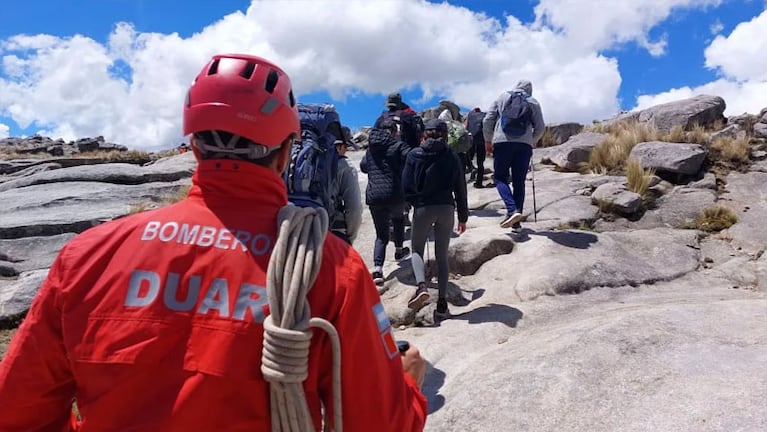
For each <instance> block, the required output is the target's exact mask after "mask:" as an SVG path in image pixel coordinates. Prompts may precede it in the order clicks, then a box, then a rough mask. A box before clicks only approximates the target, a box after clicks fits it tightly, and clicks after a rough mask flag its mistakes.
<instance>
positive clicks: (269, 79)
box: [264, 69, 280, 93]
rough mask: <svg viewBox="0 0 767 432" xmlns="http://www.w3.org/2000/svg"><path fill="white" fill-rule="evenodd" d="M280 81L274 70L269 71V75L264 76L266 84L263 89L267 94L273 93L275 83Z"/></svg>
mask: <svg viewBox="0 0 767 432" xmlns="http://www.w3.org/2000/svg"><path fill="white" fill-rule="evenodd" d="M279 79H280V74H278V73H277V71H276V70H274V69H269V74H268V75H267V76H266V84H264V89H265V90H266V91H267V92H269V93H274V88H275V87H277V81H279Z"/></svg>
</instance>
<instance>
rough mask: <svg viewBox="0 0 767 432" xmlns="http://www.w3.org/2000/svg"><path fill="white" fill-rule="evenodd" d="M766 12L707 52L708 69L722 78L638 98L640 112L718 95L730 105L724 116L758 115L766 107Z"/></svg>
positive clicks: (745, 23) (740, 25) (716, 41)
mask: <svg viewBox="0 0 767 432" xmlns="http://www.w3.org/2000/svg"><path fill="white" fill-rule="evenodd" d="M765 52H767V10H765V11H764V12H762V14H761V15H759V16H757V17H755V18H754V19H752V20H751V21H748V22H743V23H741V24H739V25H738V26H737V27H735V29H734V30H733V31H732V32H731V33H730V34H729V35H728V36H722V35H720V36H717V37H716V38H715V39H714V40H713V41H712V42H711V44H710V45H709V46H708V47H707V48H706V50H705V55H706V63H705V65H706V67H709V68H712V69H716V70H718V71H719V72H721V74H722V75H723V76H722V77H721V78H719V79H717V80H715V81H712V82H709V83H706V84H704V85H701V86H697V87H694V88H691V87H681V88H675V89H671V90H668V91H665V92H662V93H659V94H654V95H642V96H640V97H639V98H637V106H636V108H637V109H642V108H647V107H650V106H652V105H655V104H659V103H664V102H671V101H673V100H678V99H684V98H687V97H691V96H694V95H697V94H710V95H717V96H721V97H723V98H724V100H725V102H727V109H726V111H725V114H727V115H738V114H743V113H744V112H749V113H752V114H754V113H758V112H759V111H760V110H761V109H762V108H764V107H765V106H767V99H765V96H764V95H766V94H767V56H766V55H765V54H764V53H765Z"/></svg>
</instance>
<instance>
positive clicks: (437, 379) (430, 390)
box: [421, 363, 445, 414]
mask: <svg viewBox="0 0 767 432" xmlns="http://www.w3.org/2000/svg"><path fill="white" fill-rule="evenodd" d="M444 384H445V372H443V371H442V370H440V369H437V368H436V367H434V365H432V364H431V363H427V366H426V378H425V379H424V381H423V387H421V392H422V393H423V395H424V396H425V397H426V400H427V401H428V403H429V408H428V414H433V413H435V412H437V411H439V409H440V408H442V407H443V406H444V405H445V397H444V396H442V395H441V394H439V389H441V388H442V386H443V385H444Z"/></svg>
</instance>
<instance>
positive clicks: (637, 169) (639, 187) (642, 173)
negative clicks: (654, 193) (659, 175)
mask: <svg viewBox="0 0 767 432" xmlns="http://www.w3.org/2000/svg"><path fill="white" fill-rule="evenodd" d="M654 175H655V170H654V169H652V168H650V169H645V168H644V167H643V166H642V163H641V162H640V161H639V160H637V159H630V160H629V161H628V162H627V163H626V183H627V186H628V189H629V190H630V191H633V192H636V193H638V194H639V195H641V196H642V197H645V195H646V194H647V189H648V188H649V187H650V182H652V178H653V176H654Z"/></svg>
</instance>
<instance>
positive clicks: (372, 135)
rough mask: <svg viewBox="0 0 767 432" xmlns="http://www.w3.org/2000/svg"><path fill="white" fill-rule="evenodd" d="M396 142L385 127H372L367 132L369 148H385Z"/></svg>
mask: <svg viewBox="0 0 767 432" xmlns="http://www.w3.org/2000/svg"><path fill="white" fill-rule="evenodd" d="M396 142H397V141H396V140H395V139H394V137H393V136H391V134H390V133H389V131H387V130H386V129H378V128H373V129H371V130H370V132H369V133H368V147H370V148H371V149H386V148H388V147H389V146H390V145H392V144H394V143H396Z"/></svg>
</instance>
